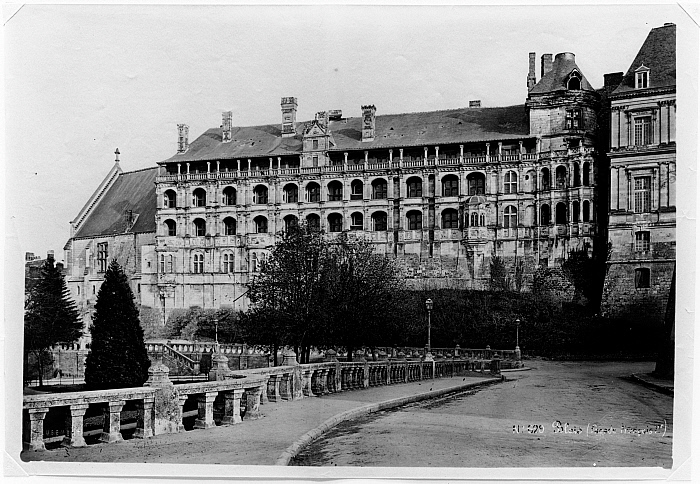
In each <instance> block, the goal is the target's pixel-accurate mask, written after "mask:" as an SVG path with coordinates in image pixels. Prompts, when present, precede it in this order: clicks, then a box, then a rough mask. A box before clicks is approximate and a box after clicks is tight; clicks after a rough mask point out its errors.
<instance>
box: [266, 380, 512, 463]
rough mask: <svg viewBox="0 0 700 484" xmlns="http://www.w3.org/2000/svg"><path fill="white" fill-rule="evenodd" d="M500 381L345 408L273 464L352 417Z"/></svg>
mask: <svg viewBox="0 0 700 484" xmlns="http://www.w3.org/2000/svg"><path fill="white" fill-rule="evenodd" d="M501 381H503V379H502V378H490V379H488V380H484V381H479V382H474V383H467V384H464V385H457V386H454V387H449V388H443V389H440V390H434V391H432V392H425V393H418V394H416V395H409V396H406V397H399V398H393V399H391V400H385V401H383V402H377V403H370V404H367V405H363V406H361V407H357V408H352V409H350V410H346V411H344V412H341V413H339V414H336V415H334V416H332V417H331V418H329V419H327V420H326V421H325V422H323V423H322V424H321V425H319V426H318V427H316V428H314V429H311V430H309V431H308V432H306V433H305V434H304V435H302V436H301V437H300V438H299V439H298V440H297V441H296V442H294V443H293V444H292V445H290V446H289V447H287V449H286V450H285V451H284V452H282V454H280V456H279V457H278V458H277V461H276V462H275V465H277V466H288V465H289V462H290V461H291V460H292V459H293V458H294V457H296V456H297V455H298V454H299V452H301V450H302V449H303V448H304V447H306V446H307V445H309V444H311V443H312V442H313V441H314V440H316V439H318V438H319V437H321V436H322V435H323V434H324V433H326V432H328V431H329V430H330V429H332V428H333V427H335V426H336V425H338V424H340V423H342V422H345V421H347V420H352V419H355V418H357V417H361V416H364V415H369V414H371V413H375V412H379V411H382V410H386V409H388V408H394V407H400V406H402V405H406V404H407V403H414V402H419V401H421V400H427V399H430V398H435V397H441V396H443V395H447V394H449V393H457V392H461V391H464V390H469V389H472V388H478V387H482V386H487V385H492V384H494V383H499V382H501Z"/></svg>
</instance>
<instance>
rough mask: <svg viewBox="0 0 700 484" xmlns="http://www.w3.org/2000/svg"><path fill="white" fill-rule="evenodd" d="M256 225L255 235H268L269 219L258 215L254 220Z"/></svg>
mask: <svg viewBox="0 0 700 484" xmlns="http://www.w3.org/2000/svg"><path fill="white" fill-rule="evenodd" d="M253 222H254V223H255V233H257V234H266V233H267V219H266V218H265V217H263V216H262V215H258V216H257V217H255V219H253Z"/></svg>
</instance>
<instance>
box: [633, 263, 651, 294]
mask: <svg viewBox="0 0 700 484" xmlns="http://www.w3.org/2000/svg"><path fill="white" fill-rule="evenodd" d="M650 276H651V275H650V271H649V269H648V268H646V267H640V268H638V269H635V270H634V287H635V288H636V289H646V288H649V287H650V286H651V280H650V279H651V277H650Z"/></svg>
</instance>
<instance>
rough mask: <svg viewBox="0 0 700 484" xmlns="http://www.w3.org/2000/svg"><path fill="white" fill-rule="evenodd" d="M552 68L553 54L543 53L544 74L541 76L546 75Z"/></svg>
mask: <svg viewBox="0 0 700 484" xmlns="http://www.w3.org/2000/svg"><path fill="white" fill-rule="evenodd" d="M551 70H552V54H542V75H541V76H540V78H542V77H544V76H545V75H546V74H547V73H548V72H549V71H551Z"/></svg>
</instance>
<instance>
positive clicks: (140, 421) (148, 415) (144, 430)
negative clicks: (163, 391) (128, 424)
mask: <svg viewBox="0 0 700 484" xmlns="http://www.w3.org/2000/svg"><path fill="white" fill-rule="evenodd" d="M154 398H155V397H146V398H144V399H143V400H136V410H137V411H138V416H137V417H136V431H135V432H134V438H135V439H148V438H150V437H153V421H154V418H153V417H154V415H153V406H154V403H155V401H154Z"/></svg>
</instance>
